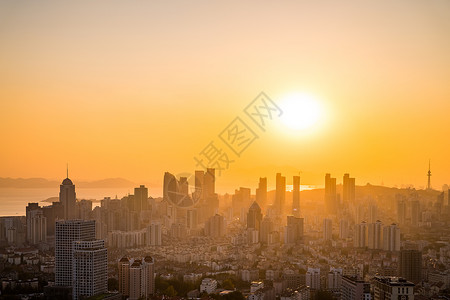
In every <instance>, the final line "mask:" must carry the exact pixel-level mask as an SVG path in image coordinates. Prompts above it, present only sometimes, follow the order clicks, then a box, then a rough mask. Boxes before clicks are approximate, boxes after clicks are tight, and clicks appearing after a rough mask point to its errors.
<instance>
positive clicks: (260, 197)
mask: <svg viewBox="0 0 450 300" xmlns="http://www.w3.org/2000/svg"><path fill="white" fill-rule="evenodd" d="M256 202H258V204H259V205H260V206H261V207H262V208H263V209H264V210H265V209H266V206H267V178H266V177H261V178H259V184H258V188H257V189H256Z"/></svg>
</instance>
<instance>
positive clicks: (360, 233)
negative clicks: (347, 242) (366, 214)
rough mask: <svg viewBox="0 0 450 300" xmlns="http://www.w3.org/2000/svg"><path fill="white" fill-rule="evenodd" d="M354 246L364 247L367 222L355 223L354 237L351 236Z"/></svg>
mask: <svg viewBox="0 0 450 300" xmlns="http://www.w3.org/2000/svg"><path fill="white" fill-rule="evenodd" d="M353 244H354V247H358V248H364V247H366V246H367V223H366V222H364V221H363V222H361V224H356V225H355V231H354V237H353Z"/></svg>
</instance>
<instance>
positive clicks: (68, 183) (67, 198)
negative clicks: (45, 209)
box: [59, 177, 77, 220]
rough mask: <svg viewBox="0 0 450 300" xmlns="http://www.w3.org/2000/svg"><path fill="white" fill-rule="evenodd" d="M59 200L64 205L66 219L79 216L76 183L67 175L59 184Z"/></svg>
mask: <svg viewBox="0 0 450 300" xmlns="http://www.w3.org/2000/svg"><path fill="white" fill-rule="evenodd" d="M59 202H61V203H62V205H63V207H64V219H65V220H71V219H75V218H76V216H77V210H76V202H77V200H76V193H75V185H74V184H73V183H72V180H70V179H69V177H67V178H66V179H64V180H63V182H62V183H61V185H60V186H59Z"/></svg>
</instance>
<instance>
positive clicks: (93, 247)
mask: <svg viewBox="0 0 450 300" xmlns="http://www.w3.org/2000/svg"><path fill="white" fill-rule="evenodd" d="M72 268H73V269H72V270H73V271H72V272H73V273H72V274H73V275H72V277H73V286H72V294H73V299H74V300H78V299H81V298H84V297H90V296H94V295H99V294H102V293H106V292H107V291H108V254H107V250H106V248H105V242H104V241H103V240H87V241H74V242H73V258H72Z"/></svg>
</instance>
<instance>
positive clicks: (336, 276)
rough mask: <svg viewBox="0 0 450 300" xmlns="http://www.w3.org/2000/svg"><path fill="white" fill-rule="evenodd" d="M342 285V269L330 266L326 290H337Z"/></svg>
mask: <svg viewBox="0 0 450 300" xmlns="http://www.w3.org/2000/svg"><path fill="white" fill-rule="evenodd" d="M341 285H342V269H340V268H333V267H330V272H328V276H327V290H329V291H334V292H339V291H340V289H341Z"/></svg>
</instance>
